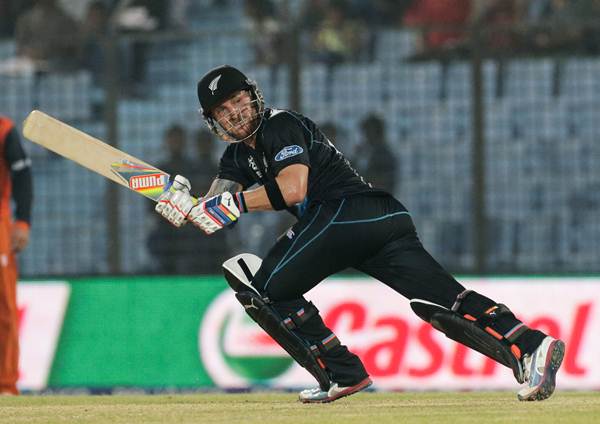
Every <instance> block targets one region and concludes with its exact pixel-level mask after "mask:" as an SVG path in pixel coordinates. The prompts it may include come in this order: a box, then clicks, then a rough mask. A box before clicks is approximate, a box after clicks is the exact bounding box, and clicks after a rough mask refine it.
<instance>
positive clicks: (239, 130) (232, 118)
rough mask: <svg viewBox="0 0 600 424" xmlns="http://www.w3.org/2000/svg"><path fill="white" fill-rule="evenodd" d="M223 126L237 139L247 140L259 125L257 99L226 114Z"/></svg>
mask: <svg viewBox="0 0 600 424" xmlns="http://www.w3.org/2000/svg"><path fill="white" fill-rule="evenodd" d="M223 121H224V122H223V124H224V125H221V126H222V128H223V129H224V130H225V131H226V132H227V134H229V135H230V136H231V137H232V138H234V139H235V140H239V141H242V140H245V139H246V138H248V137H249V136H250V135H252V133H254V132H256V129H257V126H258V125H259V113H258V111H257V107H256V105H255V101H251V102H249V103H248V104H246V105H244V106H243V107H241V108H239V109H238V110H236V111H234V112H232V113H231V114H230V115H229V116H226V117H225V119H224V120H223Z"/></svg>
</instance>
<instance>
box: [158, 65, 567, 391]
mask: <svg viewBox="0 0 600 424" xmlns="http://www.w3.org/2000/svg"><path fill="white" fill-rule="evenodd" d="M198 98H199V101H200V106H201V113H202V116H203V118H204V120H205V121H206V124H207V125H208V128H210V130H211V131H213V132H214V133H215V134H217V135H218V136H219V137H220V138H221V139H223V140H224V141H226V142H227V143H229V146H228V147H227V149H226V150H225V152H224V154H223V156H222V158H221V160H220V164H219V170H218V174H217V176H216V178H215V179H214V181H213V182H212V185H211V187H210V189H209V191H208V193H206V195H205V196H204V197H203V198H201V199H199V201H196V199H195V198H194V197H192V195H191V194H190V190H191V187H190V183H189V181H188V180H187V179H186V178H185V177H183V176H180V175H178V176H176V177H175V178H174V180H173V182H172V184H171V186H170V188H169V189H168V190H166V191H165V192H164V193H163V194H162V196H161V197H160V199H159V202H158V203H157V206H156V211H157V212H158V213H159V214H161V215H162V216H163V217H164V218H166V219H167V220H168V221H169V222H170V223H172V224H173V225H175V226H176V227H179V226H181V225H183V224H185V223H186V222H187V221H189V222H191V223H192V224H193V225H195V226H197V227H199V228H200V229H201V230H203V231H204V232H205V233H207V234H212V233H214V232H215V231H219V230H221V229H222V228H224V227H226V226H229V225H232V224H234V223H236V222H237V221H238V220H240V219H242V220H243V215H244V214H245V213H249V212H254V211H267V210H275V211H281V210H287V211H289V212H291V213H292V214H294V215H295V216H296V217H297V219H298V220H297V222H296V223H295V224H294V225H293V226H292V227H291V229H290V230H289V231H288V232H287V233H286V234H285V235H284V236H282V237H281V238H280V239H279V240H277V242H276V243H275V245H274V246H273V247H272V248H271V250H270V251H269V253H268V254H267V255H266V257H265V258H264V259H262V260H260V259H258V258H256V257H254V256H253V255H249V254H243V255H238V256H237V257H235V258H232V260H229V261H227V262H225V264H224V269H225V275H226V278H227V280H228V282H229V284H230V285H231V286H232V288H234V290H235V291H236V297H237V299H238V300H239V301H240V303H241V304H242V305H243V307H244V308H245V310H246V312H247V313H248V315H250V317H252V319H254V320H255V321H256V322H257V323H258V324H259V325H260V326H261V327H262V328H263V329H264V330H265V331H266V332H267V333H268V334H269V335H270V336H271V337H272V338H273V339H274V340H275V341H277V342H278V343H279V344H280V345H281V346H282V347H283V348H284V349H285V350H286V351H287V352H288V353H289V354H290V355H291V356H292V357H293V358H294V359H295V360H296V361H297V362H298V363H299V364H300V365H301V366H303V367H304V368H305V369H306V370H307V371H308V372H310V373H311V374H312V375H313V376H314V377H315V379H316V380H317V382H318V383H319V386H318V387H316V388H314V389H307V390H304V391H302V392H300V401H302V402H305V403H323V402H331V401H334V400H336V399H339V398H341V397H343V396H348V395H351V394H353V393H356V392H358V391H361V390H363V389H365V388H367V387H368V386H370V385H371V383H372V382H371V379H370V378H369V375H368V374H367V371H366V370H365V367H364V366H363V364H362V362H361V360H360V359H359V357H358V356H356V355H355V354H354V353H352V352H350V351H349V350H348V348H347V347H346V346H344V345H343V344H341V343H340V340H338V338H337V337H336V336H335V334H333V333H332V331H331V330H330V329H329V328H327V326H326V325H325V324H324V322H323V320H322V318H321V316H320V315H319V310H318V309H317V307H316V306H315V305H314V304H313V303H312V302H309V301H307V300H306V299H305V298H304V294H305V293H306V292H308V291H309V290H310V289H312V288H313V287H315V286H316V285H317V284H318V283H319V282H321V281H322V280H323V279H325V278H326V277H328V276H330V275H332V274H335V273H337V272H339V271H341V270H343V269H345V268H348V267H353V268H355V269H357V270H359V271H362V272H364V273H366V274H368V275H370V276H372V277H374V278H376V279H377V280H379V281H381V282H383V283H384V284H386V285H388V286H389V287H391V288H392V289H394V290H395V291H397V292H398V293H400V294H401V295H402V296H405V297H406V298H408V299H409V300H410V305H411V308H412V309H413V311H414V312H415V313H416V314H417V315H418V316H419V317H420V318H422V319H423V320H425V321H427V322H429V323H431V324H432V325H433V326H434V327H435V328H436V329H437V330H439V331H441V332H443V333H444V334H445V335H446V336H447V337H448V338H450V339H452V340H455V341H457V342H459V343H462V344H464V345H466V346H468V347H470V348H472V349H475V350H477V351H478V352H481V353H482V354H484V355H487V356H488V357H490V358H492V359H494V360H496V361H497V362H499V363H501V364H503V365H505V366H507V367H508V368H510V369H511V370H512V372H513V374H514V377H515V379H516V380H517V382H518V383H522V384H525V386H524V387H523V388H522V389H521V390H519V392H518V395H517V396H518V399H519V400H523V401H526V400H543V399H546V398H548V397H549V396H551V395H552V393H553V392H554V387H555V378H556V373H557V371H558V369H559V367H560V365H561V362H562V359H563V356H564V350H565V345H564V343H563V342H562V341H560V340H556V339H554V338H552V337H550V336H548V335H546V334H544V333H543V332H541V331H538V330H534V329H531V328H529V327H527V326H526V325H525V324H523V323H522V322H521V321H519V320H518V319H517V318H516V317H515V315H514V314H513V313H512V312H511V310H510V309H509V308H508V307H507V306H506V305H503V304H501V303H497V302H495V301H494V300H492V299H489V298H487V297H486V296H484V295H482V294H480V293H477V292H475V291H473V290H468V289H466V288H465V287H463V286H462V285H461V284H460V283H458V282H457V281H456V280H455V279H454V278H453V277H452V276H451V275H450V274H449V273H448V272H447V271H446V270H445V269H444V268H443V267H442V266H441V265H440V264H439V263H437V262H436V261H435V259H433V258H432V257H431V256H430V255H429V253H428V252H427V251H426V250H425V249H424V248H423V246H422V244H421V242H420V241H419V238H418V236H417V232H416V230H415V226H414V224H413V221H412V218H411V215H410V213H409V212H408V211H407V210H406V208H405V207H404V206H403V205H402V203H400V202H399V201H398V200H397V199H395V198H394V197H393V196H392V195H390V194H389V193H387V192H385V191H382V190H379V189H376V188H373V187H372V186H371V185H370V184H368V183H366V182H365V180H364V179H363V178H362V177H361V176H360V175H359V174H358V173H357V172H356V171H355V170H354V169H353V168H352V167H351V166H350V164H349V162H348V161H347V160H346V159H345V158H344V156H343V155H342V153H341V152H339V151H338V150H337V149H336V148H335V147H334V146H333V144H332V143H331V142H330V141H329V140H328V139H327V137H326V136H325V135H324V134H323V133H322V132H321V131H320V130H319V128H318V127H317V126H316V125H315V123H314V122H313V121H311V120H310V119H308V118H307V117H305V116H303V115H301V114H299V113H297V112H294V111H291V110H280V109H270V108H265V105H264V100H263V96H262V94H261V91H260V90H259V88H258V86H257V85H256V83H255V82H254V81H252V80H250V79H248V78H247V77H246V76H245V75H244V74H243V73H242V72H241V71H239V70H238V69H236V68H233V67H231V66H220V67H218V68H215V69H212V70H211V71H209V72H208V73H207V74H206V75H204V76H203V77H202V78H201V79H200V81H199V82H198ZM232 261H233V262H232Z"/></svg>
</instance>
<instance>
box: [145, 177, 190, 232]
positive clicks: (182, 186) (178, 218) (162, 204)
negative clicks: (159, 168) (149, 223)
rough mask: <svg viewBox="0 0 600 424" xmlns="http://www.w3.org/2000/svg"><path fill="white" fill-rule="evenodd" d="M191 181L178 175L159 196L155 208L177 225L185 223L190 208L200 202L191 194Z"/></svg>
mask: <svg viewBox="0 0 600 424" xmlns="http://www.w3.org/2000/svg"><path fill="white" fill-rule="evenodd" d="M191 188H192V186H191V184H190V181H189V180H188V179H187V178H185V177H183V176H181V175H177V176H175V178H174V179H173V182H172V183H171V184H170V185H169V186H167V188H166V189H165V191H164V192H163V194H161V196H160V197H159V198H158V203H157V204H156V207H155V208H154V209H155V210H156V212H158V213H159V214H160V215H161V216H162V217H163V218H165V219H166V220H167V221H169V222H170V223H171V224H173V225H174V226H176V227H181V226H182V225H185V223H186V220H185V218H186V217H187V216H188V214H189V213H190V210H191V209H192V208H193V207H194V206H196V205H197V204H198V200H197V199H195V198H194V197H192V196H191V195H190V189H191Z"/></svg>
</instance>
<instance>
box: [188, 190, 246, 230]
mask: <svg viewBox="0 0 600 424" xmlns="http://www.w3.org/2000/svg"><path fill="white" fill-rule="evenodd" d="M239 217H240V208H239V207H238V201H237V198H235V197H234V195H232V194H231V193H229V192H225V193H222V194H219V195H217V196H213V197H210V198H208V199H206V200H204V201H203V202H201V203H200V204H199V205H198V206H195V207H193V208H192V210H191V211H190V213H189V215H188V217H187V219H188V221H191V222H192V224H194V225H195V226H196V227H198V228H200V229H201V230H202V231H204V232H205V233H206V234H212V233H214V232H215V231H218V230H220V229H221V228H223V227H226V226H227V225H231V224H233V223H235V222H236V221H237V220H238V218H239Z"/></svg>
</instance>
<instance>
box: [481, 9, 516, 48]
mask: <svg viewBox="0 0 600 424" xmlns="http://www.w3.org/2000/svg"><path fill="white" fill-rule="evenodd" d="M475 5H477V6H475ZM519 19H520V16H519V8H518V7H517V4H516V2H515V0H480V1H476V2H475V3H474V5H473V7H472V13H471V21H473V22H474V23H477V24H479V26H480V27H481V28H485V29H488V28H491V29H490V30H489V31H486V32H485V40H484V41H483V45H484V46H485V48H486V49H487V50H488V51H491V52H517V51H518V50H519V49H520V46H519V45H518V38H517V35H516V31H515V29H514V24H517V23H518V22H519Z"/></svg>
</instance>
